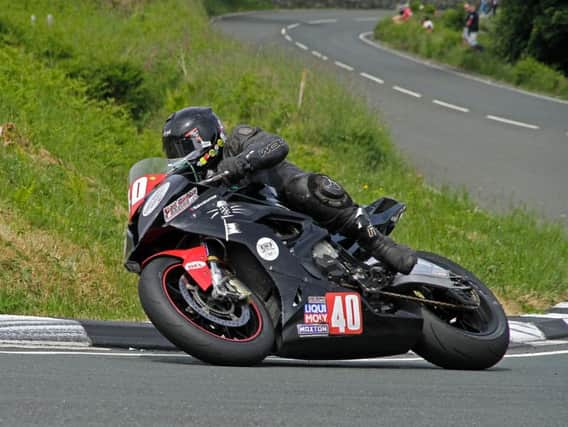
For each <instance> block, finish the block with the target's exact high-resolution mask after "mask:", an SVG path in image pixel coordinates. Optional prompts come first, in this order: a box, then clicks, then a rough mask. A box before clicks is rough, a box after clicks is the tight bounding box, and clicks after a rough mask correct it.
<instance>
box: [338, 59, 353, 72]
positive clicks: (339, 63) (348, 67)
mask: <svg viewBox="0 0 568 427" xmlns="http://www.w3.org/2000/svg"><path fill="white" fill-rule="evenodd" d="M334 64H335V65H337V66H338V67H339V68H343V69H344V70H347V71H353V70H354V68H353V67H352V66H351V65H347V64H344V63H343V62H340V61H335V62H334Z"/></svg>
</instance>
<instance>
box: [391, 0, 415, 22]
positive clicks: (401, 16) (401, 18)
mask: <svg viewBox="0 0 568 427" xmlns="http://www.w3.org/2000/svg"><path fill="white" fill-rule="evenodd" d="M411 16H412V9H411V8H410V5H409V4H408V3H405V4H404V5H402V6H400V7H399V8H398V15H396V16H393V17H392V20H393V21H394V22H395V23H397V24H402V23H403V22H406V21H408V20H409V19H410V17H411Z"/></svg>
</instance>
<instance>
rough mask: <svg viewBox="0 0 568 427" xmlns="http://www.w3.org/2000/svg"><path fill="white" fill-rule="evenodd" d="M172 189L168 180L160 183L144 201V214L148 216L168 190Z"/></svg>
mask: <svg viewBox="0 0 568 427" xmlns="http://www.w3.org/2000/svg"><path fill="white" fill-rule="evenodd" d="M169 189H170V183H169V182H166V183H164V184H162V185H160V186H159V187H158V188H157V189H156V190H155V191H154V192H153V193H152V194H151V195H150V197H148V200H146V203H144V209H142V215H143V216H148V215H150V214H151V213H152V212H154V210H155V209H156V208H157V207H158V205H159V204H160V202H161V201H162V199H163V198H164V196H165V195H166V193H167V192H168V190H169Z"/></svg>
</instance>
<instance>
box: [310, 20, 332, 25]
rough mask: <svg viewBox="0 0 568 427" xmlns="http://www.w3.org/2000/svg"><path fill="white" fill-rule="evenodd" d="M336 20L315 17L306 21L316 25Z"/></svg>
mask: <svg viewBox="0 0 568 427" xmlns="http://www.w3.org/2000/svg"><path fill="white" fill-rule="evenodd" d="M335 22H337V19H316V20H313V21H308V24H312V25H317V24H333V23H335Z"/></svg>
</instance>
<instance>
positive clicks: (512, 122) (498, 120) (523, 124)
mask: <svg viewBox="0 0 568 427" xmlns="http://www.w3.org/2000/svg"><path fill="white" fill-rule="evenodd" d="M485 117H486V118H488V119H489V120H494V121H496V122H501V123H506V124H509V125H515V126H520V127H523V128H527V129H535V130H536V129H540V127H539V126H536V125H531V124H529V123H523V122H517V121H516V120H510V119H505V118H503V117H499V116H492V115H490V114H489V115H487V116H485Z"/></svg>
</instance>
